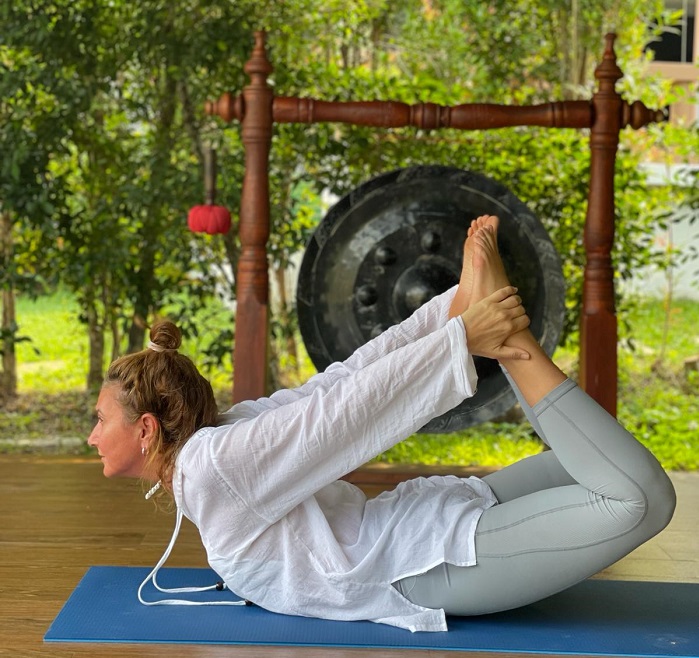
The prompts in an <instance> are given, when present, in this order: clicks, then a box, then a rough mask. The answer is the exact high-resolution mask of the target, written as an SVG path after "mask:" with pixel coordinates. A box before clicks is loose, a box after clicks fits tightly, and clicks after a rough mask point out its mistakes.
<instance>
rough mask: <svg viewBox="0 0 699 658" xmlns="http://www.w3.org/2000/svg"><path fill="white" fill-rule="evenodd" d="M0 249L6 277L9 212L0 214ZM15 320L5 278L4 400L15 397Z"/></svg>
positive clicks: (0, 382)
mask: <svg viewBox="0 0 699 658" xmlns="http://www.w3.org/2000/svg"><path fill="white" fill-rule="evenodd" d="M0 249H1V250H2V251H1V253H2V263H3V265H4V267H3V270H4V272H5V274H6V275H7V273H8V272H11V271H12V270H11V268H12V261H13V258H14V246H13V242H12V219H11V218H10V213H9V212H2V213H0ZM16 332H17V319H16V317H15V290H14V286H13V285H12V276H11V275H10V276H7V278H6V279H5V278H4V279H3V282H2V340H1V341H0V343H1V344H2V379H1V380H0V393H1V394H2V396H4V397H6V398H13V397H16V395H17V355H16V352H15V333H16Z"/></svg>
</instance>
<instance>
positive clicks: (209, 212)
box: [187, 204, 231, 235]
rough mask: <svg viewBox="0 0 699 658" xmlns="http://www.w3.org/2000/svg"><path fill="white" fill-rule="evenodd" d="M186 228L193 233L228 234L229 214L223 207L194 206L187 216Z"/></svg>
mask: <svg viewBox="0 0 699 658" xmlns="http://www.w3.org/2000/svg"><path fill="white" fill-rule="evenodd" d="M187 226H189V229H190V230H191V231H193V232H194V233H208V234H209V235H215V234H216V233H228V231H229V229H230V228H231V213H230V212H228V210H227V209H226V208H224V207H223V206H214V205H208V204H207V205H205V206H194V207H193V208H192V209H191V210H190V211H189V215H188V216H187Z"/></svg>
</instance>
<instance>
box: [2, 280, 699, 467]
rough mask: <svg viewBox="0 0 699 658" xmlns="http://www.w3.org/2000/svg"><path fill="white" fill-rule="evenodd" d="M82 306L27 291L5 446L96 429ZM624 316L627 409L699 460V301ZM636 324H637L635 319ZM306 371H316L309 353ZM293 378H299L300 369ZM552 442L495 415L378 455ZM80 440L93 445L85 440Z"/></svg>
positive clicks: (531, 449)
mask: <svg viewBox="0 0 699 658" xmlns="http://www.w3.org/2000/svg"><path fill="white" fill-rule="evenodd" d="M77 316H78V307H77V304H76V303H75V301H74V299H73V298H72V297H71V296H70V295H67V294H65V293H56V294H55V295H52V296H49V297H43V298H41V299H39V300H29V299H20V300H18V303H17V320H18V323H19V325H20V335H21V336H27V337H29V338H31V341H24V342H21V343H19V344H18V354H17V357H18V377H19V382H18V387H19V397H18V399H17V400H15V401H12V402H11V403H6V404H5V407H4V409H3V411H4V413H3V414H2V417H0V450H6V451H7V450H17V449H18V448H17V445H16V441H15V440H16V439H17V438H24V439H27V440H28V441H29V443H30V447H29V448H28V447H27V446H26V445H25V446H24V447H23V448H22V449H24V450H26V449H30V448H31V441H32V440H36V441H38V440H39V439H43V438H46V437H83V438H84V437H86V436H87V434H88V433H89V431H90V429H91V426H92V422H93V416H92V407H93V405H94V402H95V400H94V399H92V398H91V397H90V396H88V395H87V394H86V393H85V392H84V386H85V377H86V371H87V336H86V332H85V330H84V327H83V325H81V324H80V323H79V322H78V320H77ZM624 320H625V322H623V323H621V325H622V326H621V327H620V333H621V335H622V339H621V341H620V345H619V411H618V415H619V419H620V421H621V422H622V423H623V424H624V425H626V426H627V427H629V429H630V430H631V431H632V432H634V433H635V434H636V436H638V438H639V439H640V440H641V441H642V442H643V443H645V444H646V445H647V446H648V447H649V448H650V449H651V450H652V451H653V452H654V454H655V455H656V456H657V457H658V459H659V460H660V461H661V462H662V463H663V465H664V466H665V467H666V468H669V469H678V470H697V469H699V411H697V410H698V409H699V372H697V371H692V370H689V371H687V370H685V361H686V360H687V359H689V358H691V357H693V356H696V355H697V354H699V332H698V331H697V327H699V303H697V302H692V301H686V300H677V301H675V302H674V303H673V304H672V307H671V308H670V309H665V308H664V306H663V304H662V303H661V302H659V301H654V300H645V301H642V302H641V303H639V305H638V306H637V308H635V309H634V310H633V311H632V312H631V313H630V314H629V315H628V317H626V318H624ZM229 321H230V320H229V314H228V311H225V310H224V309H221V312H220V313H216V314H214V316H213V318H212V317H211V311H209V317H207V322H206V323H205V324H206V325H207V326H211V327H212V329H211V330H212V332H216V331H218V330H220V329H221V328H223V327H226V326H227V323H228V322H229ZM625 325H628V327H629V329H626V328H625ZM206 340H207V337H206V335H205V334H203V335H202V336H200V337H199V338H198V339H197V340H196V341H185V344H184V345H183V351H184V352H185V353H187V354H188V355H189V356H191V357H192V358H193V359H194V360H195V362H199V359H200V356H201V349H202V345H203V344H205V343H206ZM555 359H556V361H557V362H558V363H559V365H561V367H562V368H563V369H564V370H565V371H566V372H567V373H568V374H570V375H571V376H573V377H575V375H576V372H575V368H576V365H577V364H576V352H575V351H574V350H572V349H560V350H558V351H557V353H556V355H555ZM302 370H303V371H304V373H305V375H310V374H312V372H313V368H312V366H311V365H310V364H309V363H308V362H307V361H306V362H305V363H304V365H303V368H302ZM209 376H210V377H211V379H212V383H213V384H214V388H215V390H216V391H217V394H218V397H219V399H220V402H221V404H222V405H226V404H227V403H228V401H229V400H230V388H231V372H230V367H229V368H224V369H222V370H219V371H216V372H213V373H209ZM292 380H293V378H292ZM541 447H542V444H541V442H540V441H539V440H538V439H537V438H536V436H535V435H534V434H533V433H532V431H531V429H530V427H529V425H528V424H527V423H526V422H507V423H485V424H482V425H479V426H476V427H473V428H469V429H467V430H463V431H461V432H456V433H453V434H437V435H426V434H418V435H415V436H413V437H410V438H409V439H407V440H406V441H404V442H403V443H401V444H399V445H398V446H396V447H394V448H393V449H391V450H390V451H388V452H387V453H385V454H384V455H381V456H380V457H379V458H378V460H380V461H385V462H392V463H396V462H405V463H424V464H458V465H481V466H503V465H506V464H509V463H512V462H514V461H517V460H518V459H520V458H522V457H524V456H526V455H529V454H534V453H537V452H539V451H540V450H541ZM78 449H79V450H84V448H82V447H80V448H78Z"/></svg>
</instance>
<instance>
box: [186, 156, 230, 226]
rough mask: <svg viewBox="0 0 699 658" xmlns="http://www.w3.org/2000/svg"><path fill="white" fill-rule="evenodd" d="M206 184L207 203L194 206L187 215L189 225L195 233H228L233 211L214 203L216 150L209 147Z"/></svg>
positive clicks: (205, 161)
mask: <svg viewBox="0 0 699 658" xmlns="http://www.w3.org/2000/svg"><path fill="white" fill-rule="evenodd" d="M204 185H205V191H206V204H205V205H203V206H194V207H193V208H192V209H191V210H190V211H189V214H188V215H187V226H189V230H190V231H193V232H194V233H208V234H209V235H215V234H217V233H228V231H229V230H230V228H231V213H230V212H228V209H227V208H224V207H223V206H217V205H215V204H214V201H215V199H216V151H214V149H208V150H207V151H206V152H205V154H204Z"/></svg>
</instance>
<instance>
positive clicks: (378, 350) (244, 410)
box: [219, 287, 456, 425]
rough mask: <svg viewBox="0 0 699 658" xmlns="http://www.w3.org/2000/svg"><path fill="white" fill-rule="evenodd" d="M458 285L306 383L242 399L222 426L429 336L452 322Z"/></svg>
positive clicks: (305, 393)
mask: <svg viewBox="0 0 699 658" xmlns="http://www.w3.org/2000/svg"><path fill="white" fill-rule="evenodd" d="M455 290H456V287H454V288H451V289H449V290H447V291H446V292H444V293H442V294H441V295H437V296H436V297H433V298H432V299H431V300H430V301H428V302H427V303H426V304H423V305H422V306H421V307H420V308H418V309H417V310H416V311H415V312H414V313H413V314H412V315H411V316H410V317H408V318H406V319H405V320H403V322H400V323H399V324H396V325H393V326H392V327H390V328H389V329H387V330H386V331H384V332H383V333H381V334H380V335H379V336H377V337H376V338H373V339H372V340H370V341H369V342H367V343H365V344H364V345H362V346H360V347H359V348H357V350H355V352H354V353H353V354H352V355H351V356H350V357H349V358H347V359H346V360H345V361H342V362H340V361H337V362H335V363H331V364H330V365H329V366H328V367H327V368H326V369H325V370H324V371H323V372H321V373H318V374H317V375H314V376H313V377H311V378H310V379H309V380H308V381H307V382H306V383H304V384H302V385H301V386H299V387H297V388H293V389H282V390H280V391H277V392H275V393H273V394H272V395H271V396H269V397H266V398H260V399H257V400H246V401H244V402H240V403H238V404H237V405H235V406H234V407H232V408H231V409H229V410H228V411H226V412H225V413H223V414H221V415H220V417H219V425H226V424H230V423H232V422H236V421H238V420H240V419H241V418H254V417H255V416H257V415H258V414H260V413H262V412H263V411H266V410H270V409H276V408H277V407H280V406H283V405H286V404H291V403H293V402H296V401H297V400H300V399H302V398H304V397H306V396H308V395H311V394H312V393H313V392H314V391H316V390H318V389H319V388H320V389H324V390H327V389H329V388H330V387H332V386H333V385H334V384H335V383H336V382H337V381H338V380H339V379H341V378H343V377H347V376H348V375H350V374H352V373H353V372H356V371H358V370H361V369H362V368H364V367H366V366H367V365H369V364H370V363H373V362H375V361H376V360H377V359H380V358H381V357H382V356H384V355H386V354H389V353H390V352H392V351H394V350H396V349H398V348H400V347H403V346H405V345H408V344H409V343H412V342H414V341H415V340H417V339H419V338H422V337H424V336H427V335H428V334H430V333H432V332H433V331H435V330H437V329H439V328H440V327H443V326H444V325H445V324H446V322H447V321H448V319H449V318H448V311H449V305H450V304H451V300H452V298H453V297H454V293H455Z"/></svg>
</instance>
